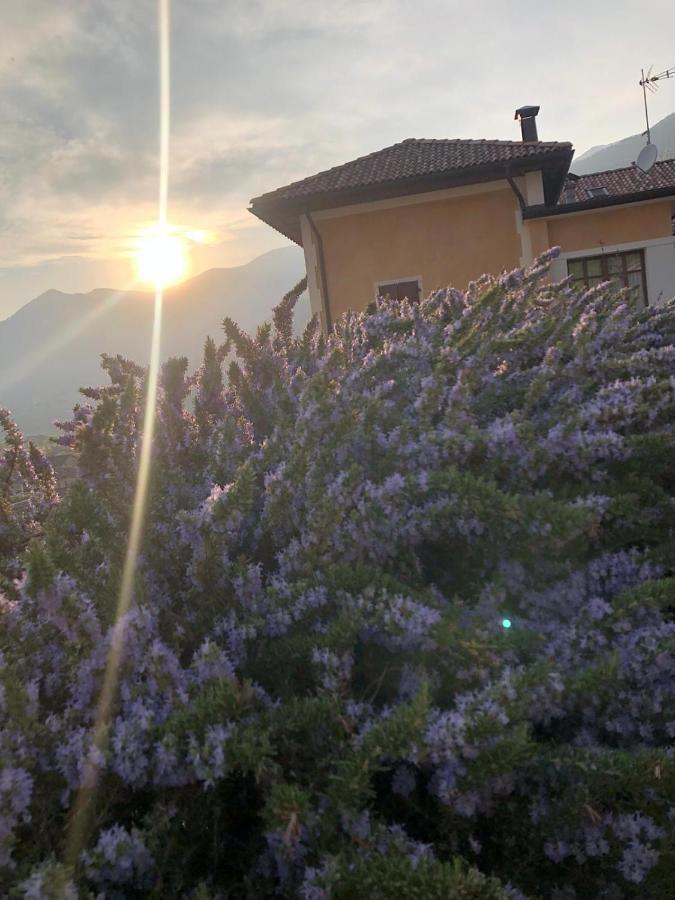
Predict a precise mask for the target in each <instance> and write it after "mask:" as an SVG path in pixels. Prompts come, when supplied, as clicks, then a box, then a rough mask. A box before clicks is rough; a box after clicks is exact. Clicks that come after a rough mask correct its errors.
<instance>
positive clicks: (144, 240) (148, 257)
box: [134, 232, 188, 288]
mask: <svg viewBox="0 0 675 900" xmlns="http://www.w3.org/2000/svg"><path fill="white" fill-rule="evenodd" d="M134 257H135V260H136V274H137V276H138V280H139V281H143V282H146V283H149V284H153V285H155V286H156V287H162V288H163V287H167V286H168V285H170V284H175V283H176V282H177V281H180V280H181V279H182V278H184V277H185V275H186V274H187V270H188V257H187V250H186V247H185V242H184V241H183V239H182V238H181V237H179V236H178V235H177V234H162V233H157V232H154V233H151V234H146V235H143V236H142V237H140V238H139V240H138V249H137V250H136V253H135V254H134Z"/></svg>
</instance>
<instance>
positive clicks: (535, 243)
mask: <svg viewBox="0 0 675 900" xmlns="http://www.w3.org/2000/svg"><path fill="white" fill-rule="evenodd" d="M538 112H539V107H536V106H534V107H532V106H530V107H522V108H521V109H520V110H517V112H516V117H517V118H519V119H520V122H521V127H522V135H523V140H522V141H490V140H417V139H409V140H405V141H402V142H401V143H399V144H394V146H392V147H387V148H385V149H384V150H378V151H377V152H375V153H371V154H370V155H368V156H363V157H361V158H359V159H356V160H353V161H352V162H348V163H345V164H344V165H342V166H336V167H335V168H333V169H329V170H327V171H325V172H320V173H319V174H318V175H313V176H311V177H310V178H305V179H304V180H302V181H297V182H294V183H293V184H290V185H287V186H286V187H282V188H279V189H278V190H275V191H271V192H270V193H268V194H263V195H262V196H260V197H256V198H254V199H253V200H252V201H251V207H250V209H251V212H253V213H254V214H255V215H256V216H258V217H259V218H260V219H262V220H263V221H264V222H267V223H268V224H269V225H271V226H272V227H273V228H276V229H277V231H280V232H281V233H282V234H284V235H286V237H288V238H290V239H291V240H292V241H295V242H296V243H297V244H300V245H301V246H302V247H303V248H304V251H305V260H306V264H307V276H308V284H309V293H310V301H311V305H312V309H313V311H314V312H316V313H318V314H319V316H320V319H321V322H322V324H323V327H324V328H326V327H329V326H330V324H331V322H332V321H334V320H335V318H336V317H337V316H339V315H340V314H341V313H343V312H344V311H345V310H347V309H349V308H351V309H356V310H360V309H363V308H365V307H366V306H367V305H368V303H369V302H370V301H372V300H373V299H374V298H375V297H376V296H377V295H384V294H390V295H396V296H400V297H403V296H408V297H410V298H416V297H419V296H420V295H422V294H427V293H428V292H429V291H431V290H433V289H435V288H439V287H445V286H446V285H448V284H454V285H456V286H458V287H463V286H465V285H466V284H467V282H469V281H470V280H472V279H474V278H476V277H478V276H479V275H481V274H482V273H483V272H486V271H492V272H500V271H502V270H504V269H507V270H508V269H513V268H515V267H517V266H519V265H527V264H529V263H530V262H531V261H532V260H533V259H534V257H536V256H537V255H538V254H539V253H541V252H542V251H544V250H546V249H547V248H548V247H551V246H555V245H559V246H560V247H561V250H562V253H561V257H560V259H558V260H556V261H555V263H554V264H553V270H552V275H553V277H554V278H563V277H565V275H567V274H571V275H573V276H574V278H575V279H576V280H578V281H579V282H584V283H586V284H594V283H597V282H599V281H601V280H604V279H608V278H609V279H615V280H616V281H617V282H619V283H621V284H624V285H627V286H630V287H633V288H634V289H635V292H636V295H637V296H638V297H639V298H640V299H641V300H642V301H643V302H646V303H659V302H662V301H663V300H664V299H666V298H668V297H671V296H673V295H675V238H674V237H673V217H674V215H675V160H665V161H663V162H659V163H656V165H655V166H654V167H653V169H652V170H651V171H650V172H649V173H648V174H645V173H643V172H641V171H640V170H639V169H637V168H635V167H632V168H629V169H619V170H615V171H609V172H598V173H596V174H593V175H584V176H574V175H571V174H569V171H568V170H569V166H570V162H571V161H572V156H573V154H574V150H573V148H572V145H571V144H569V143H560V142H556V141H539V140H538V139H537V129H536V123H535V117H536V115H537V113H538Z"/></svg>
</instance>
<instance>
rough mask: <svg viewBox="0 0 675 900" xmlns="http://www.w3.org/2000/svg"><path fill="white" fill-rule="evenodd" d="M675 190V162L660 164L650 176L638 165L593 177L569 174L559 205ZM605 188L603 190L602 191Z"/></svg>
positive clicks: (593, 174)
mask: <svg viewBox="0 0 675 900" xmlns="http://www.w3.org/2000/svg"><path fill="white" fill-rule="evenodd" d="M669 187H672V188H675V159H664V160H662V161H661V162H657V163H656V164H655V165H654V167H653V168H652V169H651V170H650V171H649V172H647V173H645V172H642V171H641V170H640V169H638V168H637V166H628V167H627V168H625V169H611V170H609V171H606V172H593V173H592V174H591V175H579V176H574V175H568V176H567V178H566V179H565V183H564V185H563V189H562V191H561V192H560V198H559V200H558V206H563V205H565V204H568V203H584V202H586V201H588V200H592V199H594V198H595V197H602V196H605V197H620V196H622V195H623V194H635V193H638V192H640V191H653V190H659V189H666V188H669ZM603 188H604V190H603Z"/></svg>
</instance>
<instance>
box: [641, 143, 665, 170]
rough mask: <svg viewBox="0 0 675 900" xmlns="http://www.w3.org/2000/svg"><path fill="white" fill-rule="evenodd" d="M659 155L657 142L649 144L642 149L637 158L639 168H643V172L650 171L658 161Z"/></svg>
mask: <svg viewBox="0 0 675 900" xmlns="http://www.w3.org/2000/svg"><path fill="white" fill-rule="evenodd" d="M658 155H659V151H658V149H657V146H656V144H647V145H646V146H645V147H643V148H642V150H640V154H639V156H638V158H637V161H636V163H635V165H636V166H637V167H638V169H641V170H642V171H643V172H649V170H650V169H651V168H652V166H653V165H654V163H655V162H656V157H657V156H658Z"/></svg>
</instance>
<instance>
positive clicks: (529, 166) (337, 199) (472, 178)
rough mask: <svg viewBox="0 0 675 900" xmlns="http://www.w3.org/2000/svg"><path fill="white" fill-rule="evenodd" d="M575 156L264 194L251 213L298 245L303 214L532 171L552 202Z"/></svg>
mask: <svg viewBox="0 0 675 900" xmlns="http://www.w3.org/2000/svg"><path fill="white" fill-rule="evenodd" d="M573 153H574V151H573V150H572V148H571V147H570V148H567V147H562V148H561V149H560V150H557V151H553V152H550V153H548V154H547V155H546V156H545V157H539V158H536V159H531V158H530V159H528V158H523V159H518V160H511V161H509V162H508V163H503V164H500V165H498V166H495V165H494V164H490V165H481V166H472V167H470V168H469V167H467V168H465V169H461V170H456V171H454V172H452V173H448V172H439V173H434V174H432V175H424V176H422V177H413V178H407V179H401V178H399V179H394V180H392V181H389V182H381V183H379V184H375V185H367V186H365V187H359V188H347V189H345V190H341V191H324V192H320V193H316V194H308V195H306V196H304V197H292V198H279V197H275V196H274V194H273V193H272V194H262V195H261V196H260V197H254V198H253V199H252V200H251V205H250V206H249V212H251V213H253V215H254V216H257V217H258V218H259V219H261V220H262V221H263V222H266V223H267V224H268V225H270V226H271V227H272V228H274V229H275V230H276V231H279V232H280V233H281V234H283V235H285V236H286V237H288V238H289V239H290V240H292V241H294V242H295V243H296V244H301V243H302V239H301V236H300V223H299V219H300V216H301V215H302V214H303V213H307V212H318V211H320V210H323V209H336V208H338V207H341V206H351V205H356V204H360V203H372V202H376V201H378V200H389V199H393V198H395V197H406V196H410V195H412V194H423V193H431V192H432V191H439V190H443V189H446V188H451V187H463V186H465V185H469V184H483V183H485V182H489V181H499V180H501V179H504V178H508V177H514V176H517V175H524V174H526V173H527V172H532V171H542V173H543V176H544V196H545V197H546V199H547V200H548V201H549V202H550V198H552V197H555V198H556V199H557V196H558V195H559V193H560V189H561V187H562V184H563V182H564V179H565V176H566V174H567V170H568V168H569V165H570V162H571V161H572V156H573Z"/></svg>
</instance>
